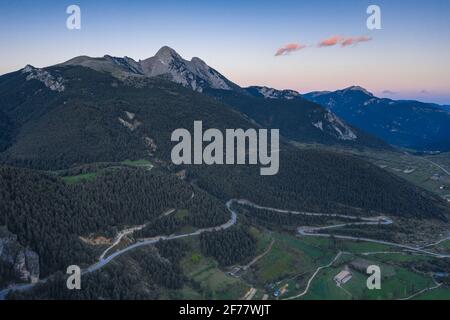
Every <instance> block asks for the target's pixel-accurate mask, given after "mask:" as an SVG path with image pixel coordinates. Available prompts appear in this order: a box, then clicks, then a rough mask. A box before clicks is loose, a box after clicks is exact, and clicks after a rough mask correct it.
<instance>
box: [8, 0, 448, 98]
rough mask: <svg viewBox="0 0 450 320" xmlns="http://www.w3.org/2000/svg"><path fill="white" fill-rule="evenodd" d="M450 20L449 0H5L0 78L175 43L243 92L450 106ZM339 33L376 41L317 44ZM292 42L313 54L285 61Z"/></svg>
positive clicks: (145, 52)
mask: <svg viewBox="0 0 450 320" xmlns="http://www.w3.org/2000/svg"><path fill="white" fill-rule="evenodd" d="M71 4H76V5H79V6H80V7H81V10H82V29H81V30H77V31H69V30H68V29H67V28H66V19H67V16H68V15H67V14H66V8H67V7H68V6H69V5H71ZM370 4H376V5H379V6H380V7H381V10H382V16H381V17H382V27H383V29H382V30H373V31H370V30H368V29H367V27H366V19H367V17H368V15H367V14H366V8H367V6H368V5H370ZM449 13H450V1H448V0H428V1H417V0H412V1H402V0H389V1H378V0H373V1H365V0H345V1H326V0H324V1H321V0H318V1H301V0H295V1H293V0H292V1H291V0H278V1H266V0H240V1H214V0H208V1H205V0H197V1H188V0H184V1H181V0H180V1H168V0H165V1H159V0H147V1H137V0H128V1H122V0H117V1H111V0H110V1H106V0H95V1H92V0H90V1H85V0H82V1H64V0H53V1H50V0H44V1H28V0H24V1H21V0H16V1H9V0H2V1H1V3H0V17H1V19H0V41H1V50H0V61H1V63H0V74H3V73H7V72H10V71H14V70H17V69H20V68H22V67H23V66H25V65H26V64H32V65H35V66H39V67H43V66H48V65H52V64H55V63H58V62H62V61H65V60H68V59H70V58H72V57H74V56H78V55H89V56H103V55H104V54H111V55H115V56H125V55H127V56H130V57H132V58H134V59H137V60H138V59H145V58H147V57H149V56H152V55H154V53H155V52H156V51H157V50H158V49H159V48H160V47H161V46H163V45H169V46H171V47H173V48H174V49H175V50H177V51H178V52H179V53H180V54H181V55H182V56H184V57H185V58H187V59H190V58H191V57H193V56H198V57H201V58H202V59H203V60H205V61H206V62H207V63H208V64H210V65H211V66H213V67H214V68H216V69H218V70H219V71H220V72H222V73H223V74H224V75H225V76H227V77H228V78H230V80H232V81H234V82H236V83H238V84H240V85H242V86H246V85H267V86H271V87H276V88H279V89H282V88H291V89H295V90H299V91H300V92H308V91H313V90H335V89H339V88H343V87H347V86H350V85H361V86H363V87H366V88H367V89H369V90H371V91H373V92H374V93H376V94H378V95H382V96H388V97H391V98H394V99H404V98H411V99H419V100H424V101H433V102H438V103H446V104H450V63H449V61H450V41H449V40H450V18H449V16H448V15H449ZM333 36H339V37H341V38H354V37H367V38H370V39H371V41H367V42H362V43H359V44H357V45H353V46H347V47H342V46H341V45H336V46H331V47H321V48H319V47H318V46H317V44H318V43H319V42H320V41H322V40H324V39H329V38H331V37H333ZM286 44H298V45H302V46H306V47H305V48H304V49H302V50H299V51H296V52H292V53H291V54H289V55H283V56H277V57H276V56H275V52H276V51H277V50H278V49H279V48H281V47H283V46H285V45H286ZM388 91H389V93H388Z"/></svg>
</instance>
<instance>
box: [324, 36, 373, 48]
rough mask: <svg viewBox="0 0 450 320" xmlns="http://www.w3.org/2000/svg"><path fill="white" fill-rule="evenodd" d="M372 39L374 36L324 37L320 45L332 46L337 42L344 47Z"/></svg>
mask: <svg viewBox="0 0 450 320" xmlns="http://www.w3.org/2000/svg"><path fill="white" fill-rule="evenodd" d="M370 40H372V38H370V37H367V36H359V37H341V36H333V37H331V38H328V39H324V40H322V41H320V42H319V44H318V47H320V48H321V47H332V46H335V45H337V44H340V45H341V46H343V47H347V46H351V45H357V44H358V43H360V42H367V41H370Z"/></svg>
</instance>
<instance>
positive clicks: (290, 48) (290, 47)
mask: <svg viewBox="0 0 450 320" xmlns="http://www.w3.org/2000/svg"><path fill="white" fill-rule="evenodd" d="M304 48H306V46H305V45H303V44H299V43H289V44H287V45H285V46H284V47H282V48H280V49H278V50H277V52H276V53H275V56H283V55H287V54H290V53H291V52H295V51H299V50H302V49H304Z"/></svg>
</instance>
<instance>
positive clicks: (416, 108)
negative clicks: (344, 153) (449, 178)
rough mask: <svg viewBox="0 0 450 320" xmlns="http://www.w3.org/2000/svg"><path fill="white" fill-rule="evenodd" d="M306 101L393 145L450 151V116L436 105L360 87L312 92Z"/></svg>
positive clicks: (306, 96)
mask: <svg viewBox="0 0 450 320" xmlns="http://www.w3.org/2000/svg"><path fill="white" fill-rule="evenodd" d="M304 98H306V99H308V100H310V101H313V102H315V103H318V104H320V105H322V106H324V107H325V108H327V109H328V110H330V111H332V112H333V113H335V114H337V115H338V116H339V117H340V118H342V119H344V120H345V121H346V122H347V123H349V124H350V125H352V126H355V127H357V128H360V129H361V130H364V131H366V132H368V133H370V134H372V135H374V136H376V137H378V138H380V139H382V140H384V141H386V142H387V143H389V144H392V145H395V146H400V147H405V148H411V149H415V150H419V151H448V150H450V113H448V112H446V111H445V110H444V109H443V108H439V107H438V106H437V105H435V104H430V103H422V102H419V101H395V100H391V99H385V98H378V97H376V96H374V95H373V94H372V93H370V92H369V91H367V90H365V89H363V88H361V87H358V86H353V87H349V88H346V89H343V90H338V91H335V92H311V93H308V94H305V95H304Z"/></svg>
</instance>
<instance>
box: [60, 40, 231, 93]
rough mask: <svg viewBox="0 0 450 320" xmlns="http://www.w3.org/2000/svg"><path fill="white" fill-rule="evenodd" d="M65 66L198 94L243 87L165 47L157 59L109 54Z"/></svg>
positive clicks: (87, 58) (68, 63)
mask: <svg viewBox="0 0 450 320" xmlns="http://www.w3.org/2000/svg"><path fill="white" fill-rule="evenodd" d="M62 65H65V66H69V65H78V66H83V67H88V68H91V69H94V70H96V71H102V72H108V73H111V74H112V75H114V76H116V77H119V78H120V77H127V76H145V77H158V76H162V77H165V78H167V79H168V80H171V81H173V82H175V83H178V84H181V85H183V86H185V87H189V88H192V89H193V90H195V91H198V92H202V91H203V90H204V89H205V88H214V89H222V90H233V89H238V88H239V87H238V86H237V85H236V84H234V83H232V82H231V81H229V80H228V79H226V78H225V77H224V76H222V75H221V74H220V73H219V72H218V71H216V70H214V69H213V68H211V67H209V66H208V65H207V64H206V63H205V62H204V61H203V60H201V59H200V58H196V57H195V58H192V60H191V61H188V60H184V59H183V58H182V57H181V56H180V55H179V54H178V53H177V52H176V51H175V50H173V49H172V48H169V47H167V46H166V47H162V48H161V49H160V50H159V51H158V52H157V53H156V55H155V56H153V57H151V58H148V59H145V60H143V61H139V62H136V61H134V60H133V59H131V58H129V57H124V58H116V57H111V56H109V55H106V56H104V57H103V58H90V57H85V56H84V57H77V58H74V59H72V60H69V61H67V62H65V63H63V64H62Z"/></svg>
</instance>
